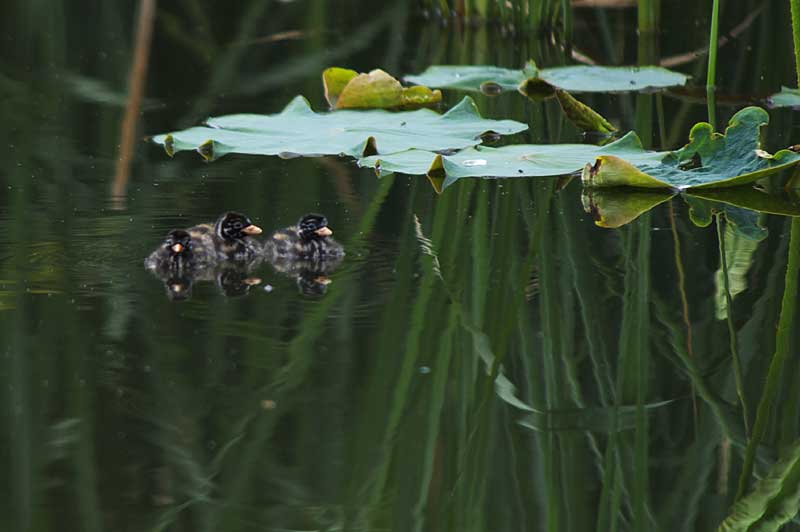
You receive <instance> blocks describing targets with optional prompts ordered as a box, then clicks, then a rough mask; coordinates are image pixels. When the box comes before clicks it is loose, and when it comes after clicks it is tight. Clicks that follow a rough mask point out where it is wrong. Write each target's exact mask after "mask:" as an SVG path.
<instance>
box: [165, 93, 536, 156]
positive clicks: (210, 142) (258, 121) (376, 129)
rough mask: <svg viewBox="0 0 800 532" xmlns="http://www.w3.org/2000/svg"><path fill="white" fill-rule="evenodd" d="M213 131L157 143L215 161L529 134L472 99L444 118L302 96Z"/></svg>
mask: <svg viewBox="0 0 800 532" xmlns="http://www.w3.org/2000/svg"><path fill="white" fill-rule="evenodd" d="M207 126H208V127H193V128H189V129H186V130H183V131H177V132H174V133H169V134H163V135H157V136H155V137H154V138H153V142H155V143H157V144H161V145H163V146H164V147H165V149H166V151H167V153H168V154H169V155H170V156H171V155H173V154H174V153H176V152H179V151H183V150H197V151H198V152H199V153H200V154H201V155H202V156H203V157H204V158H206V159H207V160H209V161H210V160H214V159H217V158H219V157H222V156H223V155H225V154H227V153H242V154H249V155H280V156H282V157H292V156H318V155H338V154H345V155H351V156H353V157H363V156H365V155H371V154H376V153H393V152H402V151H404V150H409V149H426V150H432V151H439V150H456V149H461V148H466V147H470V146H474V145H476V144H479V143H480V142H481V135H482V134H484V133H486V132H489V131H492V132H495V133H498V134H501V135H509V134H512V133H517V132H520V131H524V130H525V129H527V128H528V126H527V125H525V124H522V123H520V122H515V121H513V120H489V119H485V118H482V117H481V116H480V114H479V113H478V109H477V107H476V106H475V102H473V101H472V99H471V98H464V99H463V100H462V101H461V103H459V104H458V105H456V106H455V107H453V108H452V109H450V110H449V111H448V112H447V113H445V114H443V115H440V114H438V113H436V112H434V111H431V110H430V109H419V110H416V111H406V112H398V113H392V112H388V111H384V110H371V111H352V110H347V111H336V112H332V113H315V112H314V111H313V110H312V109H311V107H310V105H309V103H308V101H307V100H306V99H305V98H303V97H302V96H298V97H296V98H295V99H294V100H292V102H291V103H290V104H289V105H287V106H286V108H285V109H284V110H283V111H281V112H280V113H278V114H274V115H256V114H237V115H228V116H221V117H218V118H211V119H209V120H208V122H207Z"/></svg>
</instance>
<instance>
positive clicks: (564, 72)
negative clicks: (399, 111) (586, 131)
mask: <svg viewBox="0 0 800 532" xmlns="http://www.w3.org/2000/svg"><path fill="white" fill-rule="evenodd" d="M404 79H405V81H407V82H408V83H414V84H416V85H425V86H428V87H434V88H439V89H461V90H467V91H483V92H489V93H491V91H488V90H486V88H487V87H492V88H493V89H500V90H502V91H512V90H518V89H519V90H521V91H522V92H523V93H526V91H525V86H524V83H525V82H528V81H529V80H531V81H536V80H542V81H544V82H546V83H548V84H550V85H552V86H553V87H557V88H560V89H564V90H567V91H570V92H628V91H642V90H648V89H662V88H666V87H675V86H682V85H685V84H686V81H687V80H688V79H689V77H688V76H686V75H684V74H681V73H679V72H673V71H671V70H667V69H666V68H662V67H656V66H636V67H603V66H585V65H577V66H564V67H553V68H542V69H540V68H537V67H536V64H535V63H533V62H532V61H531V62H529V63H528V64H527V65H526V67H525V68H524V69H523V70H512V69H508V68H500V67H496V66H465V65H435V66H431V67H428V69H427V70H425V72H423V73H422V74H419V75H416V76H406V77H405V78H404Z"/></svg>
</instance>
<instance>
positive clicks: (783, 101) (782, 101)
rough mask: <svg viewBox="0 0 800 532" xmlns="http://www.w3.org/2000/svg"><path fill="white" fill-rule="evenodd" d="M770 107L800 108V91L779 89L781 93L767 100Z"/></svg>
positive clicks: (787, 88)
mask: <svg viewBox="0 0 800 532" xmlns="http://www.w3.org/2000/svg"><path fill="white" fill-rule="evenodd" d="M767 101H768V102H769V105H771V106H772V107H800V90H798V89H792V88H789V87H781V92H779V93H777V94H773V95H772V96H770V97H769V99H768V100H767Z"/></svg>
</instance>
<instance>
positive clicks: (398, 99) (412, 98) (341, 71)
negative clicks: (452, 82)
mask: <svg viewBox="0 0 800 532" xmlns="http://www.w3.org/2000/svg"><path fill="white" fill-rule="evenodd" d="M322 83H323V85H324V87H325V98H326V99H327V100H328V103H329V104H330V106H331V107H332V108H334V109H396V108H417V107H424V106H430V105H435V104H437V103H439V102H441V101H442V93H441V91H439V90H434V91H432V90H431V89H429V88H428V87H423V86H417V87H409V88H406V87H403V86H402V85H401V84H400V82H399V81H397V79H395V78H394V77H392V76H391V75H389V74H387V73H386V72H384V71H383V70H380V69H378V70H373V71H372V72H370V73H369V74H359V73H358V72H356V71H355V70H349V69H346V68H338V67H331V68H328V69H326V70H325V71H324V72H323V73H322Z"/></svg>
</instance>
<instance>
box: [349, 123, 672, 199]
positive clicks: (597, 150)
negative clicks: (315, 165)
mask: <svg viewBox="0 0 800 532" xmlns="http://www.w3.org/2000/svg"><path fill="white" fill-rule="evenodd" d="M603 154H607V155H611V154H613V155H617V156H620V157H625V158H626V159H627V160H631V161H637V162H646V161H650V162H653V163H655V162H658V161H660V160H661V158H663V157H664V154H663V153H657V152H648V151H645V150H644V149H643V148H642V143H641V141H640V140H639V137H638V136H636V134H635V133H628V134H627V135H625V136H624V137H622V138H621V139H619V140H617V141H615V142H612V143H610V144H607V145H606V146H595V145H594V144H541V145H535V144H519V145H512V146H503V147H502V148H489V147H484V146H478V147H476V148H470V149H466V150H463V151H460V152H458V153H455V154H452V155H439V154H436V153H431V152H430V151H423V150H409V151H406V152H401V153H393V154H390V155H379V156H372V157H366V158H363V159H361V160H359V162H358V163H359V165H361V166H366V167H370V168H375V170H376V172H378V173H386V172H400V173H404V174H412V175H418V174H426V175H428V176H429V177H432V178H441V179H442V182H441V187H442V189H445V188H447V187H448V186H450V185H452V184H453V183H454V182H456V181H457V180H458V179H461V178H463V177H547V176H558V175H564V174H570V173H573V172H578V171H580V170H581V168H583V167H584V166H585V165H586V163H587V162H589V161H594V160H595V159H596V158H597V157H599V156H600V155H603Z"/></svg>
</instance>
